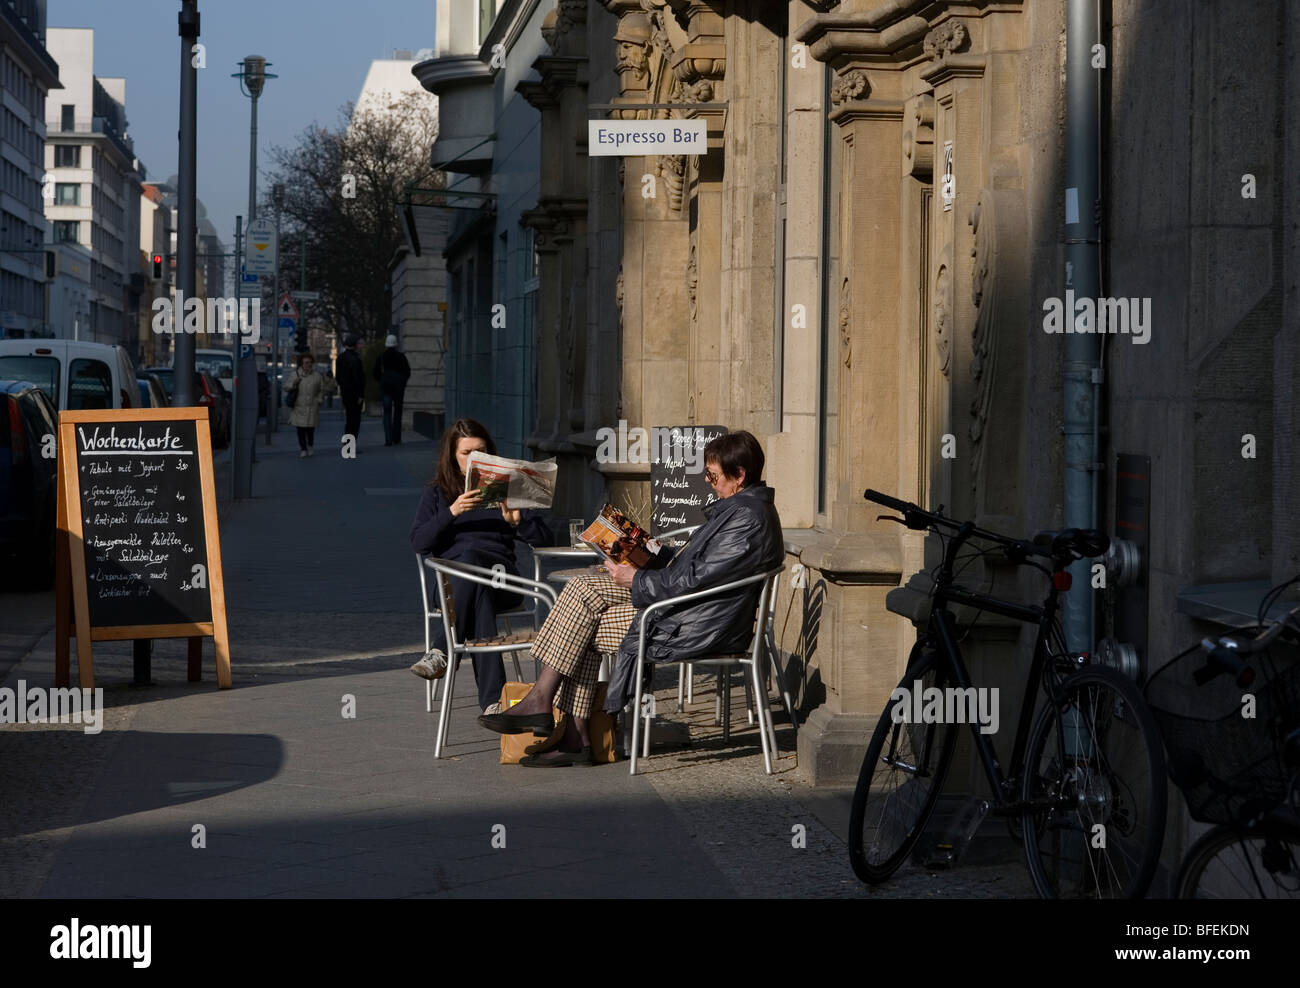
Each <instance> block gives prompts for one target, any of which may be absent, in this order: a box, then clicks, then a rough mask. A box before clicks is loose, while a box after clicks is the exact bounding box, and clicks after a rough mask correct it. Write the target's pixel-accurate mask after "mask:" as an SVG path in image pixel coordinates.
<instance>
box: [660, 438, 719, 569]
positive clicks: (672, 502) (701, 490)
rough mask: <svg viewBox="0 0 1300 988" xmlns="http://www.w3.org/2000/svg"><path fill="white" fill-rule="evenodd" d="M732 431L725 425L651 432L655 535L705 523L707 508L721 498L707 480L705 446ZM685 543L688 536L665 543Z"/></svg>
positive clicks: (675, 544)
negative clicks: (705, 510)
mask: <svg viewBox="0 0 1300 988" xmlns="http://www.w3.org/2000/svg"><path fill="white" fill-rule="evenodd" d="M729 431H730V430H729V429H727V427H726V426H722V425H680V426H669V427H665V426H658V427H656V428H655V429H653V430H652V431H651V444H650V445H651V460H650V534H651V535H657V534H658V533H660V532H671V531H672V530H673V529H675V528H683V527H685V526H687V525H703V524H704V509H705V507H707V506H708V505H710V504H712V503H713V502H714V501H716V500H717V499H718V496H717V495H716V494H714V493H713V488H712V487H711V486H710V485H709V482H708V481H707V480H705V479H704V447H705V446H707V445H708V444H709V443H711V442H712V441H713V440H714V439H716V438H717V437H718V436H725V435H726V434H727V433H728V432H729ZM685 542H686V537H685V536H674V537H672V538H668V539H665V540H664V543H665V544H666V545H673V546H679V545H683V544H685Z"/></svg>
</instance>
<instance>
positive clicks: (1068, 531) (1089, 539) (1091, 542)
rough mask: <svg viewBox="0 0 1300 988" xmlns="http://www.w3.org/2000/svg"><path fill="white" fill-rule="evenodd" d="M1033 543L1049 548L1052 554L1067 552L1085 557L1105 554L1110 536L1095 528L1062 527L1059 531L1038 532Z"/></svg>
mask: <svg viewBox="0 0 1300 988" xmlns="http://www.w3.org/2000/svg"><path fill="white" fill-rule="evenodd" d="M1034 545H1036V546H1038V548H1040V549H1047V550H1049V551H1050V552H1051V553H1052V555H1053V556H1060V555H1064V554H1066V553H1069V554H1071V555H1073V556H1074V557H1076V558H1078V559H1087V558H1092V557H1095V556H1102V555H1105V553H1106V550H1107V549H1109V548H1110V536H1108V535H1107V534H1106V533H1105V532H1101V531H1098V530H1097V529H1095V528H1063V529H1061V530H1060V531H1059V532H1052V531H1042V532H1038V533H1037V534H1035V535H1034Z"/></svg>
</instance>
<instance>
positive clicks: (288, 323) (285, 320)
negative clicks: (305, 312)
mask: <svg viewBox="0 0 1300 988" xmlns="http://www.w3.org/2000/svg"><path fill="white" fill-rule="evenodd" d="M280 328H281V329H287V330H288V331H289V335H290V336H292V335H293V333H294V332H295V331H296V330H297V329H298V322H297V320H295V319H290V318H289V317H288V316H281V317H280Z"/></svg>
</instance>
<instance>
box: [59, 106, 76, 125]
mask: <svg viewBox="0 0 1300 988" xmlns="http://www.w3.org/2000/svg"><path fill="white" fill-rule="evenodd" d="M76 112H77V108H76V107H75V106H74V105H73V104H71V103H64V104H63V110H62V114H61V116H60V118H59V129H60V130H76V129H77V123H76V118H75V114H76Z"/></svg>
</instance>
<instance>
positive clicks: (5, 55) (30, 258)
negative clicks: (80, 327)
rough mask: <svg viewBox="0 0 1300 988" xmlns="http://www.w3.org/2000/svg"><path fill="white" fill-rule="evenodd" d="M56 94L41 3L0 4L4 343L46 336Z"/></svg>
mask: <svg viewBox="0 0 1300 988" xmlns="http://www.w3.org/2000/svg"><path fill="white" fill-rule="evenodd" d="M58 88H59V66H58V64H57V62H56V61H55V59H54V58H53V57H52V56H51V54H50V52H49V50H48V49H47V48H46V30H45V2H44V0H0V337H25V336H44V335H48V333H49V329H48V323H49V318H48V315H47V304H46V298H45V251H44V244H45V214H44V207H45V200H44V193H45V192H46V191H47V190H49V189H50V186H49V185H48V183H46V182H44V181H43V179H44V177H45V168H44V160H43V155H44V143H45V96H46V93H47V92H49V91H50V90H51V89H53V90H57V89H58Z"/></svg>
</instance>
